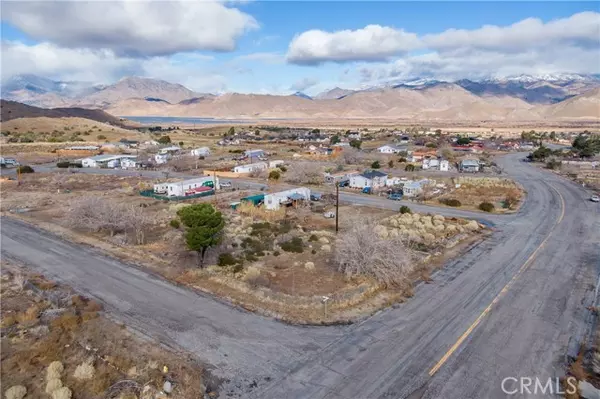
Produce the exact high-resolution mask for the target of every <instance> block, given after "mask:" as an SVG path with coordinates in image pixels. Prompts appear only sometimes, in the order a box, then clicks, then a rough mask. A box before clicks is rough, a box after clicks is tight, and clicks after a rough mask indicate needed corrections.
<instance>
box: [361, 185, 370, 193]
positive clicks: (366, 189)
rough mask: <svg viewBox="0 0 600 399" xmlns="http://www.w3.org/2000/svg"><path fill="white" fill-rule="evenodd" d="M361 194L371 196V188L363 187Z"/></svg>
mask: <svg viewBox="0 0 600 399" xmlns="http://www.w3.org/2000/svg"><path fill="white" fill-rule="evenodd" d="M362 192H363V193H364V194H371V187H365V188H363V189H362Z"/></svg>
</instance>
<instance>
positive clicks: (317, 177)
mask: <svg viewBox="0 0 600 399" xmlns="http://www.w3.org/2000/svg"><path fill="white" fill-rule="evenodd" d="M323 178H324V177H323V170H322V168H321V166H320V165H319V164H318V163H314V162H297V163H295V164H293V165H290V167H289V168H288V170H287V172H286V173H285V180H286V181H287V182H289V183H296V184H302V183H305V184H319V183H322V182H323Z"/></svg>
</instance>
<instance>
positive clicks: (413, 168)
mask: <svg viewBox="0 0 600 399" xmlns="http://www.w3.org/2000/svg"><path fill="white" fill-rule="evenodd" d="M404 170H405V171H407V172H414V171H415V165H413V164H411V163H409V164H408V165H406V166H405V167H404Z"/></svg>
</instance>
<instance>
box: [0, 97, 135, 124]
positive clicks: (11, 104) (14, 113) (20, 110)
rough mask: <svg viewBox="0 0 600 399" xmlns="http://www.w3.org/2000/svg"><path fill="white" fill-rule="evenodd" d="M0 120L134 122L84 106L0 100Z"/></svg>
mask: <svg viewBox="0 0 600 399" xmlns="http://www.w3.org/2000/svg"><path fill="white" fill-rule="evenodd" d="M0 110H1V112H0V121H2V122H6V121H10V120H12V119H17V118H38V117H47V118H66V117H73V118H83V119H89V120H92V121H96V122H101V123H106V124H110V125H115V126H122V127H128V126H133V125H134V123H133V122H130V121H121V120H120V119H119V118H117V117H114V116H112V115H110V114H108V113H106V112H104V111H101V110H98V109H86V108H51V109H47V108H38V107H32V106H31V105H26V104H21V103H18V102H15V101H6V100H0Z"/></svg>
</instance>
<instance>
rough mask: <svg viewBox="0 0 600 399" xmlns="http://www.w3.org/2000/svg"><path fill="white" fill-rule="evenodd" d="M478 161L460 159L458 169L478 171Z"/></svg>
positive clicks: (461, 170)
mask: <svg viewBox="0 0 600 399" xmlns="http://www.w3.org/2000/svg"><path fill="white" fill-rule="evenodd" d="M479 167H480V166H479V161H478V160H476V159H463V160H462V161H460V164H459V167H458V170H459V171H460V172H479Z"/></svg>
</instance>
